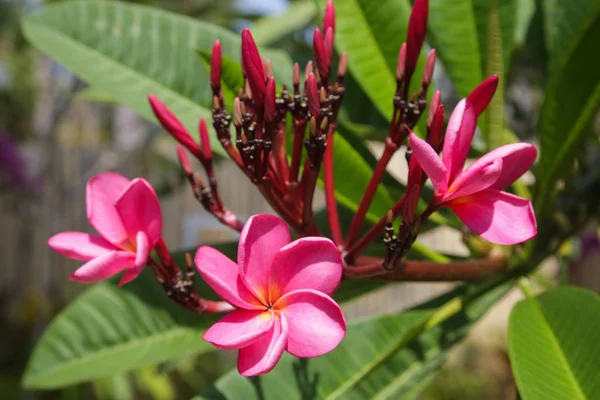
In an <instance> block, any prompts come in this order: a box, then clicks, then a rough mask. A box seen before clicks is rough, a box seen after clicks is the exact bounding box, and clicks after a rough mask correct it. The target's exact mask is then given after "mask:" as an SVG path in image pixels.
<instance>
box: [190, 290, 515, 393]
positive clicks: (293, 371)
mask: <svg viewBox="0 0 600 400" xmlns="http://www.w3.org/2000/svg"><path fill="white" fill-rule="evenodd" d="M508 288H509V286H502V287H499V288H498V289H496V290H494V291H492V292H490V293H488V294H487V295H485V296H483V297H481V298H479V299H477V300H475V301H474V302H473V303H472V304H470V305H469V306H467V307H466V309H465V310H464V311H463V312H459V313H458V314H456V315H455V316H454V317H451V318H450V319H448V320H446V321H445V322H443V323H441V324H439V325H436V326H433V327H432V329H430V330H429V331H427V332H426V333H424V334H422V335H420V336H419V337H418V338H417V339H416V340H413V339H414V338H415V337H416V336H417V335H418V334H419V333H421V332H422V330H423V329H424V328H425V326H426V325H427V324H428V323H429V322H431V321H432V320H431V319H430V318H431V316H432V315H433V311H432V310H431V309H427V308H420V309H413V310H411V311H407V312H404V313H400V314H391V315H386V316H380V317H377V318H372V319H368V320H363V321H359V322H356V323H352V324H350V325H349V326H348V332H347V334H346V337H345V339H344V341H343V342H342V344H341V345H340V346H339V347H338V348H336V349H335V350H333V351H332V352H330V353H328V354H326V355H324V356H322V357H318V358H315V359H309V360H299V359H296V358H294V357H292V356H290V355H288V354H285V355H284V356H283V358H282V359H281V361H280V362H279V363H278V365H277V367H276V368H275V369H274V370H273V371H271V372H270V373H269V374H267V375H264V376H261V377H260V378H259V379H248V378H244V377H242V376H240V375H239V374H238V373H237V371H231V372H230V373H228V374H226V375H224V376H223V377H221V378H220V379H219V380H217V382H216V385H215V387H214V388H213V389H212V390H211V391H209V392H207V393H205V395H204V396H202V397H197V398H196V400H199V399H220V400H223V399H239V398H243V399H246V400H254V399H257V400H258V399H260V400H271V399H272V400H275V399H279V398H290V399H291V398H294V399H296V398H311V399H312V398H315V399H328V400H332V399H357V400H358V399H365V398H368V399H390V398H393V399H411V398H413V397H414V396H415V395H416V394H418V393H419V392H420V390H422V389H423V387H424V386H425V385H426V384H427V383H428V382H429V379H430V378H431V377H432V376H433V373H434V372H435V371H436V370H437V369H438V368H439V367H440V366H441V365H442V363H443V361H444V359H445V356H446V354H447V352H448V351H449V350H450V349H451V348H452V346H453V345H454V344H456V343H457V342H459V341H460V340H461V339H462V338H463V337H464V336H465V334H466V333H467V332H468V330H469V328H470V326H471V325H472V323H473V322H474V321H476V320H477V319H478V318H479V317H481V315H483V313H485V311H486V310H487V309H488V308H489V307H490V306H491V304H493V303H494V302H495V301H497V300H498V299H499V298H501V297H502V296H503V295H504V293H506V290H508ZM464 289H465V287H461V288H459V289H456V290H455V291H453V292H451V293H448V294H445V295H443V296H440V300H442V299H443V300H447V299H448V298H452V297H453V296H454V295H456V294H457V293H463V291H464ZM438 303H439V302H438ZM438 303H436V301H435V300H433V301H431V302H430V306H433V305H434V304H436V305H437V304H438ZM259 388H260V389H259ZM259 393H261V394H262V396H264V397H262V396H261V395H260V394H259Z"/></svg>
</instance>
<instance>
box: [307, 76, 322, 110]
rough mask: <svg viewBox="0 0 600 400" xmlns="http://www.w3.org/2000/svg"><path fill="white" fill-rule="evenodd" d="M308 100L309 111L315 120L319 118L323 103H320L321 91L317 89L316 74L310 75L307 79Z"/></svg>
mask: <svg viewBox="0 0 600 400" xmlns="http://www.w3.org/2000/svg"><path fill="white" fill-rule="evenodd" d="M306 98H307V103H308V110H309V111H310V113H311V115H312V116H313V117H314V118H318V117H319V113H320V110H321V103H320V102H319V89H318V88H317V79H316V78H315V75H314V74H312V73H311V74H310V75H308V78H307V79H306Z"/></svg>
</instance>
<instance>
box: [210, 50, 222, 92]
mask: <svg viewBox="0 0 600 400" xmlns="http://www.w3.org/2000/svg"><path fill="white" fill-rule="evenodd" d="M221 62H222V56H221V41H219V40H215V43H214V44H213V48H212V53H211V55H210V87H211V88H212V90H213V92H217V93H218V92H219V89H220V87H221Z"/></svg>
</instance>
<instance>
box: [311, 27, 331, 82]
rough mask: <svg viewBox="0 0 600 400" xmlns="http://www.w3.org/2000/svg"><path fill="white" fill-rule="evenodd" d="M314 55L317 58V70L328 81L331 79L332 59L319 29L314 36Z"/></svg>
mask: <svg viewBox="0 0 600 400" xmlns="http://www.w3.org/2000/svg"><path fill="white" fill-rule="evenodd" d="M313 55H314V57H315V62H316V63H317V69H318V71H319V75H320V76H321V79H322V80H323V81H327V80H328V79H329V65H330V63H331V59H330V57H329V55H328V52H327V50H326V49H325V43H324V41H323V35H322V34H321V31H320V30H319V29H318V28H317V29H315V32H314V34H313Z"/></svg>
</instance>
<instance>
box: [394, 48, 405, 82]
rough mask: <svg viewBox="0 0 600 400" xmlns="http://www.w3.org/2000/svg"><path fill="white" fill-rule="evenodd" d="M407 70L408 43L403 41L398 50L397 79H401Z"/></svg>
mask: <svg viewBox="0 0 600 400" xmlns="http://www.w3.org/2000/svg"><path fill="white" fill-rule="evenodd" d="M405 70H406V43H402V46H400V51H399V52H398V63H397V64H396V79H397V80H398V81H401V80H402V79H403V78H404V71H405Z"/></svg>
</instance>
